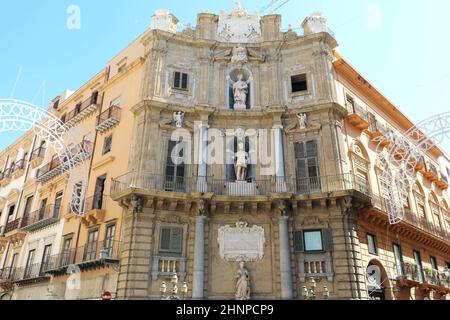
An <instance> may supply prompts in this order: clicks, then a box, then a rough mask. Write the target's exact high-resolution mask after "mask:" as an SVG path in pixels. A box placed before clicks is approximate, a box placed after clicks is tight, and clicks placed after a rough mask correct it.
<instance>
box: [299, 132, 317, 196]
mask: <svg viewBox="0 0 450 320" xmlns="http://www.w3.org/2000/svg"><path fill="white" fill-rule="evenodd" d="M294 151H295V166H296V177H297V191H298V192H299V193H301V194H302V193H303V194H305V193H311V192H317V191H320V190H321V184H320V170H319V160H318V151H317V142H316V141H315V140H311V141H302V142H297V143H295V145H294Z"/></svg>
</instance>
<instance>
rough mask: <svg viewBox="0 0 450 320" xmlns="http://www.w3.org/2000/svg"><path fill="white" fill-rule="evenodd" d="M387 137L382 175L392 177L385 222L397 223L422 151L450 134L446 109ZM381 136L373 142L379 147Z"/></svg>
mask: <svg viewBox="0 0 450 320" xmlns="http://www.w3.org/2000/svg"><path fill="white" fill-rule="evenodd" d="M388 134H389V137H388V139H389V140H390V141H391V144H390V145H389V147H388V149H387V154H388V157H387V159H388V160H389V164H390V170H383V171H382V173H381V174H382V175H384V176H383V179H386V180H387V181H392V182H393V183H392V184H391V185H390V188H389V200H388V205H387V208H386V209H387V212H388V215H389V222H390V223H391V224H397V223H399V222H400V221H402V220H403V217H404V207H403V203H404V201H405V198H406V197H407V195H408V192H409V190H410V188H411V187H412V186H413V185H414V183H415V182H416V180H417V177H416V171H415V168H416V167H417V165H418V164H420V163H422V161H423V155H424V154H426V153H427V152H429V151H430V150H432V149H433V148H434V147H436V146H438V145H439V144H441V143H442V142H443V141H444V140H445V139H448V138H450V112H446V113H442V114H438V115H435V116H432V117H430V118H427V119H425V120H424V121H422V122H420V123H419V124H417V125H416V126H415V127H413V128H411V129H410V130H408V131H407V132H405V133H404V134H400V133H396V132H393V131H390V132H389V133H388ZM384 140H385V137H383V136H380V137H378V138H376V139H374V142H375V143H377V144H378V146H380V148H381V149H383V147H382V145H384V144H383V143H384Z"/></svg>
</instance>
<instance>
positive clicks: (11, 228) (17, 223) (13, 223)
mask: <svg viewBox="0 0 450 320" xmlns="http://www.w3.org/2000/svg"><path fill="white" fill-rule="evenodd" d="M21 221H22V219H16V220H13V221H10V222H8V223H7V224H6V226H5V234H7V233H9V232H12V231H14V230H17V229H19V227H20V223H21Z"/></svg>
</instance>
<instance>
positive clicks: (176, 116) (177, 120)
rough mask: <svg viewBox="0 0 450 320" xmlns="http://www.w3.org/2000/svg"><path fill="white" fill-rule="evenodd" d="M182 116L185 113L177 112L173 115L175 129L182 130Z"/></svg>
mask: <svg viewBox="0 0 450 320" xmlns="http://www.w3.org/2000/svg"><path fill="white" fill-rule="evenodd" d="M184 116H185V113H184V112H182V111H177V112H174V113H173V121H174V122H175V126H176V127H177V128H183V126H184Z"/></svg>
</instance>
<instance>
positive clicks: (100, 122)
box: [96, 106, 122, 132]
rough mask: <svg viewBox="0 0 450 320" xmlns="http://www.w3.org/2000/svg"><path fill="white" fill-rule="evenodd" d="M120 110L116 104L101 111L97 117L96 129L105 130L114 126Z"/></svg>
mask: <svg viewBox="0 0 450 320" xmlns="http://www.w3.org/2000/svg"><path fill="white" fill-rule="evenodd" d="M121 112H122V109H121V108H119V107H118V106H112V107H110V108H109V109H108V110H106V111H104V112H102V114H100V115H99V116H98V117H97V124H96V128H97V130H98V131H100V132H105V131H106V130H108V129H110V128H112V127H113V126H115V125H116V124H117V123H119V121H120V116H121Z"/></svg>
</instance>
